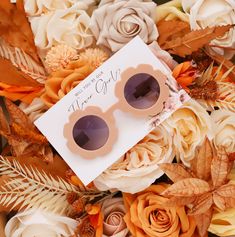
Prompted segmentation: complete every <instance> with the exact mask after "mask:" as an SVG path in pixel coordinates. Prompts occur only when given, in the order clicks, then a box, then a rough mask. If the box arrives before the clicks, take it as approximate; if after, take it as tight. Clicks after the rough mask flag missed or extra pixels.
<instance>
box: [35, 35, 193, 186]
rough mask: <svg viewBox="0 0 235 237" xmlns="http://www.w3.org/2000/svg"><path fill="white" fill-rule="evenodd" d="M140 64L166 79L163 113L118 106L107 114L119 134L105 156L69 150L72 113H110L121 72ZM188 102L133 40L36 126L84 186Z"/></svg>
mask: <svg viewBox="0 0 235 237" xmlns="http://www.w3.org/2000/svg"><path fill="white" fill-rule="evenodd" d="M143 64H144V65H150V66H151V67H152V68H154V70H159V71H161V73H163V74H164V75H165V76H166V77H167V82H166V83H165V84H167V87H168V89H169V98H168V99H167V101H166V102H165V103H164V108H163V110H162V112H161V113H160V114H157V115H156V116H153V117H149V116H148V115H146V116H145V115H143V116H144V117H143V116H134V115H133V114H132V113H128V112H125V111H122V109H121V108H118V106H117V107H116V108H114V109H112V111H111V113H110V114H111V115H113V121H112V123H113V125H115V127H116V130H117V132H118V133H117V137H116V138H115V139H114V141H113V145H112V149H111V150H110V151H109V152H108V154H104V155H101V156H98V157H94V158H90V159H86V158H84V157H83V156H82V155H81V154H79V152H74V151H72V150H71V149H70V148H69V146H68V142H70V141H68V138H66V137H65V136H64V132H65V131H64V130H65V125H66V124H69V121H70V119H69V118H70V116H71V114H73V113H74V112H75V111H79V114H82V113H83V111H84V110H85V109H87V108H88V107H90V106H95V107H98V108H100V109H101V110H102V111H103V112H104V113H105V112H106V111H110V110H111V108H112V107H113V106H115V105H116V104H117V102H118V100H119V98H117V97H116V96H115V87H116V84H117V83H118V82H120V81H121V80H122V78H121V75H122V73H123V72H124V71H126V70H127V69H128V68H136V67H138V66H139V65H143ZM188 99H189V96H188V95H187V94H186V92H185V91H184V90H182V89H181V87H179V85H178V84H177V83H176V81H175V80H174V78H173V77H172V76H171V71H169V69H168V68H167V67H166V66H164V64H162V63H161V61H160V60H159V59H158V58H156V57H155V55H154V54H153V53H152V52H151V51H150V49H149V48H148V46H147V45H146V44H145V43H144V42H143V41H142V40H141V39H140V38H139V37H136V38H134V39H133V40H132V41H130V42H129V43H128V44H127V45H126V46H124V47H123V48H122V49H121V50H119V51H118V52H117V53H116V54H114V55H113V56H112V57H111V58H110V59H108V60H107V61H106V62H105V63H103V64H102V66H100V67H99V68H98V69H96V70H95V71H94V72H93V73H92V74H91V75H89V76H88V77H87V78H86V79H85V80H83V81H82V82H81V83H80V84H79V85H78V86H76V87H75V88H74V89H73V90H72V91H70V92H69V93H68V94H67V95H66V96H64V97H63V98H62V99H61V100H60V101H59V102H58V103H57V104H55V105H54V106H53V107H52V108H50V109H49V110H48V111H47V112H46V113H45V114H44V115H43V116H41V117H40V118H39V119H38V120H37V121H36V122H35V125H36V126H37V127H38V129H39V130H40V131H41V132H42V133H43V134H44V135H45V136H46V138H47V139H48V141H49V142H50V143H51V144H52V146H53V147H54V148H55V149H56V150H57V152H58V153H59V154H60V155H61V157H62V158H63V159H64V160H65V161H66V163H67V164H68V165H69V166H70V167H71V169H72V170H73V171H74V172H75V173H76V175H77V176H78V177H79V178H80V179H81V181H82V182H83V183H84V185H87V184H89V183H90V182H91V181H93V180H94V179H95V178H96V177H97V176H98V175H100V174H101V173H102V172H103V171H104V170H105V169H107V168H108V167H109V166H111V165H112V164H113V163H114V162H116V161H117V160H118V159H119V158H120V157H121V156H122V155H123V154H124V153H125V152H127V151H128V150H129V149H130V148H131V147H133V146H134V145H135V144H136V143H138V141H140V140H141V139H143V138H144V137H145V136H146V135H147V134H148V133H149V132H150V131H151V130H152V129H153V128H154V126H155V125H158V124H160V123H161V122H162V121H163V120H165V119H166V118H167V117H169V116H170V115H171V113H173V112H174V111H175V110H176V109H177V108H179V107H180V106H181V105H182V103H183V102H184V101H186V100H188ZM97 139H98V138H97ZM73 143H74V141H73Z"/></svg>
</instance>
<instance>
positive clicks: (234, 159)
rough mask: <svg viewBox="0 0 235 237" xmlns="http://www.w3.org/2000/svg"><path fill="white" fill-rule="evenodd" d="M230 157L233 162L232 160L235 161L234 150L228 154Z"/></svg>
mask: <svg viewBox="0 0 235 237" xmlns="http://www.w3.org/2000/svg"><path fill="white" fill-rule="evenodd" d="M228 158H229V160H230V161H231V162H232V161H235V152H233V153H230V154H229V155H228Z"/></svg>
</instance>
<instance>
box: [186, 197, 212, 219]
mask: <svg viewBox="0 0 235 237" xmlns="http://www.w3.org/2000/svg"><path fill="white" fill-rule="evenodd" d="M212 204H213V198H212V193H204V194H203V195H201V196H200V197H198V198H197V200H196V201H195V202H194V203H193V208H192V209H191V210H190V212H189V214H190V215H201V214H203V213H205V212H207V211H208V210H209V209H210V208H211V206H212Z"/></svg>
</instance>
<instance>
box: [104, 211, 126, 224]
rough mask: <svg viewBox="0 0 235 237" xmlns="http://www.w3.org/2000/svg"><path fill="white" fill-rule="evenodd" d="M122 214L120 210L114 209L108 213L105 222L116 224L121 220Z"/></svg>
mask: <svg viewBox="0 0 235 237" xmlns="http://www.w3.org/2000/svg"><path fill="white" fill-rule="evenodd" d="M123 216H124V214H123V213H122V212H119V211H116V212H113V213H111V214H109V215H108V216H107V218H106V223H107V224H109V225H113V226H118V225H120V223H121V222H122V221H123Z"/></svg>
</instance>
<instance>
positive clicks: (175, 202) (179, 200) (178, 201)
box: [165, 197, 196, 207]
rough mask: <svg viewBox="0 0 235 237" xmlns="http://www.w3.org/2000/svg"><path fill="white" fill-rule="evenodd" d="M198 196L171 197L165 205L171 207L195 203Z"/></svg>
mask: <svg viewBox="0 0 235 237" xmlns="http://www.w3.org/2000/svg"><path fill="white" fill-rule="evenodd" d="M195 200H196V197H171V198H169V199H168V201H166V203H165V205H167V206H170V207H175V206H186V205H189V204H191V203H193V202H194V201H195Z"/></svg>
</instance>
